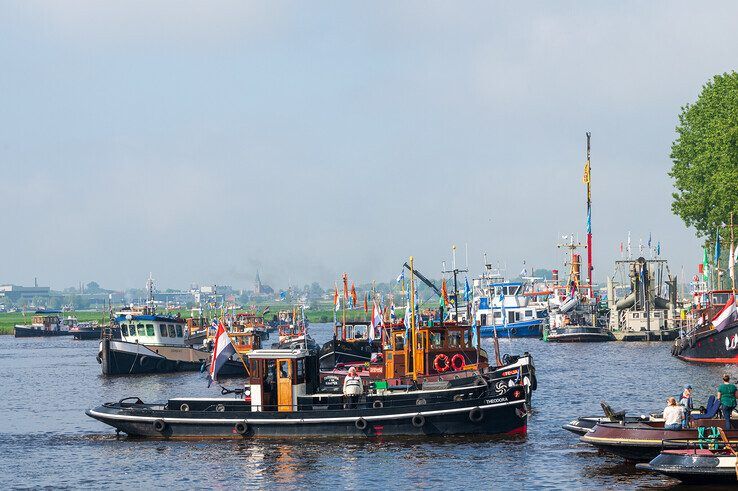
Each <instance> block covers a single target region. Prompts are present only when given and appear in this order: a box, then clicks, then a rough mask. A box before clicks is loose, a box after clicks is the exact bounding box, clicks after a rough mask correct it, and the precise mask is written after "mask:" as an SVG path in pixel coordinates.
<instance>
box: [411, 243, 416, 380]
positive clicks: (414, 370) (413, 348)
mask: <svg viewBox="0 0 738 491" xmlns="http://www.w3.org/2000/svg"><path fill="white" fill-rule="evenodd" d="M409 308H410V339H411V340H412V346H411V347H410V350H409V352H410V353H412V357H413V372H412V373H413V380H417V379H418V371H417V369H416V367H417V365H416V364H415V356H416V352H415V351H416V348H417V346H418V342H417V332H416V329H415V275H414V274H413V257H412V256H410V306H409Z"/></svg>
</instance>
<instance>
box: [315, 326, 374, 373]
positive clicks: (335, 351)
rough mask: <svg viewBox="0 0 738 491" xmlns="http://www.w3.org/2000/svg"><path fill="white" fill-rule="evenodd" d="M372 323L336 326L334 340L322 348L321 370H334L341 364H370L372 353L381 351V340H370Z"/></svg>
mask: <svg viewBox="0 0 738 491" xmlns="http://www.w3.org/2000/svg"><path fill="white" fill-rule="evenodd" d="M369 329H370V323H369V322H366V321H355V322H348V323H341V324H336V325H335V326H334V328H333V339H331V340H330V341H328V342H327V343H325V344H324V345H323V346H322V347H321V348H320V368H321V369H322V370H332V369H333V368H334V367H336V366H337V365H339V364H344V365H351V364H360V363H368V362H369V361H370V360H371V358H372V353H377V352H379V351H381V342H380V340H379V339H374V340H371V339H369Z"/></svg>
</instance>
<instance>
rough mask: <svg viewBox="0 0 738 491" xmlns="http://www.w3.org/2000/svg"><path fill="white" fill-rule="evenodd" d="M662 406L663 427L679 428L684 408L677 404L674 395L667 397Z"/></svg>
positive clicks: (682, 419) (668, 428)
mask: <svg viewBox="0 0 738 491" xmlns="http://www.w3.org/2000/svg"><path fill="white" fill-rule="evenodd" d="M666 402H667V406H666V407H665V408H664V429H665V430H680V429H682V421H684V408H683V407H682V406H680V405H679V404H677V401H676V398H675V397H669V398H668V399H667V400H666Z"/></svg>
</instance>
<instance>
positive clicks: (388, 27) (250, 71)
mask: <svg viewBox="0 0 738 491" xmlns="http://www.w3.org/2000/svg"><path fill="white" fill-rule="evenodd" d="M736 18H738V3H735V2H710V3H709V6H708V5H707V4H702V3H699V2H672V1H668V2H660V1H653V2H564V1H559V2H519V3H518V2H412V1H403V2H392V1H387V2H342V1H337V2H328V1H323V2H279V1H268V2H244V1H212V2H200V1H176V2H175V1H172V2H161V1H155V0H147V1H129V2H97V1H63V0H60V1H55V2H45V1H28V0H26V1H17V2H9V1H4V0H2V1H0V66H1V67H2V69H0V94H2V101H3V102H2V109H1V110H0V159H1V162H2V166H1V170H0V199H2V202H3V203H4V206H3V207H2V212H1V213H0V230H2V231H3V235H4V240H2V241H0V258H2V259H1V260H0V283H15V284H23V285H29V284H32V283H33V279H34V277H37V278H38V281H39V284H42V285H50V286H51V287H52V288H56V289H61V288H64V287H67V286H70V285H77V284H78V283H79V282H80V281H83V282H88V281H92V280H94V281H97V282H99V283H100V284H101V285H102V286H104V287H111V288H129V287H143V285H144V284H145V281H146V278H147V277H148V274H149V272H152V273H153V276H154V278H155V279H156V281H157V286H158V287H160V288H177V287H187V286H189V284H190V283H192V282H195V283H199V284H220V285H232V286H234V287H236V288H239V287H250V286H251V285H252V283H253V279H254V275H255V273H256V270H257V269H258V270H259V271H260V273H261V277H262V279H263V280H264V281H265V282H266V283H270V284H272V285H273V286H276V287H284V286H286V285H287V284H288V283H291V284H298V285H303V284H305V283H308V282H312V281H318V282H320V283H321V284H322V285H323V286H324V287H325V286H328V285H332V284H333V282H334V281H340V275H341V273H343V272H347V273H348V275H349V278H350V279H352V280H355V281H356V282H357V283H364V282H370V281H372V280H376V281H378V282H381V281H389V280H392V279H393V278H394V277H396V276H397V275H398V274H399V272H400V269H401V266H402V263H403V262H404V261H406V260H407V259H408V257H409V256H413V257H414V258H415V264H416V266H417V267H418V268H419V269H420V270H421V271H423V272H424V273H425V274H426V275H427V276H431V277H435V278H438V277H439V276H440V271H441V269H442V267H443V263H442V262H443V261H446V267H450V266H451V261H452V252H451V251H452V246H453V245H456V246H457V265H459V266H464V265H465V264H466V257H467V254H466V251H468V265H469V269H470V274H471V275H477V274H479V273H480V272H481V268H482V264H483V254H484V253H487V255H488V259H489V260H490V261H491V262H492V263H494V264H499V265H502V266H506V268H507V272H508V275H509V276H515V275H517V274H518V273H519V272H520V270H521V269H522V268H523V261H525V262H526V266H527V267H528V269H530V268H531V267H534V268H548V269H552V268H558V269H564V267H563V261H564V253H563V252H562V251H561V250H559V249H557V248H556V245H557V244H558V243H560V242H562V240H563V239H562V236H563V235H569V234H575V235H578V237H579V239H580V240H582V241H584V240H585V223H586V222H585V187H584V185H583V184H582V170H583V166H584V162H585V132H587V131H590V132H591V133H592V153H591V162H592V200H593V205H592V229H593V235H594V238H593V242H594V247H593V254H594V266H595V279H596V280H598V281H600V282H604V279H605V277H606V276H607V275H609V274H611V273H612V271H613V261H614V260H615V259H617V258H619V257H620V243H621V242H624V241H625V240H626V238H627V235H628V232H629V231H630V232H631V236H632V241H633V249H634V254H635V253H637V249H638V243H639V239H642V240H643V242H644V243H645V242H646V241H647V239H648V236H649V234H650V235H651V236H652V241H653V244H654V245H655V244H656V243H657V242H660V245H661V254H662V257H664V258H666V259H668V260H669V261H670V268H671V270H672V272H679V271H680V269H681V268H682V266H683V267H684V268H685V271H686V273H687V275H690V274H693V272H694V270H695V269H696V265H697V264H698V263H699V262H700V261H701V257H702V253H701V250H700V240H699V239H698V238H697V237H695V233H694V231H693V230H691V229H687V228H686V227H685V226H684V224H683V223H682V221H681V220H680V219H678V218H677V217H675V216H673V215H672V213H671V209H670V205H671V200H672V198H671V193H672V181H671V179H670V178H669V177H668V175H667V173H668V171H669V169H670V167H671V161H670V159H669V152H670V146H671V143H672V141H673V140H674V138H675V131H674V128H675V126H676V124H677V116H678V114H679V111H680V108H681V107H682V106H683V105H684V104H686V103H688V102H691V101H694V100H695V99H696V97H697V96H698V94H699V92H700V89H701V87H702V85H703V84H704V83H705V82H706V81H708V80H709V79H710V78H711V77H712V76H713V75H715V74H719V73H723V72H726V71H732V70H735V69H736V63H737V61H736V60H737V58H736V51H735V47H736V46H738V29H736V28H735V19H736Z"/></svg>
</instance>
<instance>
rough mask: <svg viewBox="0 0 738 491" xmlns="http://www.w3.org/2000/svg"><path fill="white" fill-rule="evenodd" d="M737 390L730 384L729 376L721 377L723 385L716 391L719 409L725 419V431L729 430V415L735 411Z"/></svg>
mask: <svg viewBox="0 0 738 491" xmlns="http://www.w3.org/2000/svg"><path fill="white" fill-rule="evenodd" d="M737 391H738V388H736V386H735V385H734V384H731V383H730V375H728V374H727V373H726V374H724V375H723V383H722V384H720V387H718V391H717V398H718V400H719V401H720V409H721V410H722V411H723V417H724V418H725V429H726V430H729V429H730V414H731V413H732V412H733V409H735V402H736V392H737Z"/></svg>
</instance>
